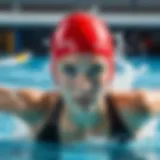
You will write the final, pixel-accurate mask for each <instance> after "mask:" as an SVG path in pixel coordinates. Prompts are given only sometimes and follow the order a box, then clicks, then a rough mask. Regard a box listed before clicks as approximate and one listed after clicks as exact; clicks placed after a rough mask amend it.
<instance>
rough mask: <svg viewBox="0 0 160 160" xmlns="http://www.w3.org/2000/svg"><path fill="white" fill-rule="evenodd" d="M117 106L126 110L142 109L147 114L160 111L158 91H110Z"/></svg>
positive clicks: (159, 92)
mask: <svg viewBox="0 0 160 160" xmlns="http://www.w3.org/2000/svg"><path fill="white" fill-rule="evenodd" d="M111 96H112V97H113V99H114V101H115V103H116V104H117V106H121V107H128V108H132V109H133V108H136V109H138V108H140V107H141V108H142V107H143V109H146V110H147V111H149V112H159V111H160V90H130V91H112V92H111Z"/></svg>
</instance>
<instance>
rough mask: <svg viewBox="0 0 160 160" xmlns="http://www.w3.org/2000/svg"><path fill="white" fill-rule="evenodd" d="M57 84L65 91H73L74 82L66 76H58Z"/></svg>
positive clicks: (60, 74) (58, 74) (59, 74)
mask: <svg viewBox="0 0 160 160" xmlns="http://www.w3.org/2000/svg"><path fill="white" fill-rule="evenodd" d="M56 80H57V84H58V85H59V86H60V87H62V88H64V89H72V86H73V80H72V79H70V78H68V77H67V76H66V75H65V74H63V73H61V72H59V73H57V75H56Z"/></svg>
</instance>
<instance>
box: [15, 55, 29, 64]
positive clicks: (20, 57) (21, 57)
mask: <svg viewBox="0 0 160 160" xmlns="http://www.w3.org/2000/svg"><path fill="white" fill-rule="evenodd" d="M29 58H30V54H28V53H24V52H22V53H20V54H19V55H18V56H16V60H17V62H18V63H23V62H25V61H27V60H28V59H29Z"/></svg>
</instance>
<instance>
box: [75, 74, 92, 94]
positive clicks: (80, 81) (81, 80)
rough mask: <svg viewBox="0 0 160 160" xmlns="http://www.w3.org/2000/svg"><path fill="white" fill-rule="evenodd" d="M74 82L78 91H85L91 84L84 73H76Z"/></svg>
mask: <svg viewBox="0 0 160 160" xmlns="http://www.w3.org/2000/svg"><path fill="white" fill-rule="evenodd" d="M74 82H75V83H74V85H75V87H76V88H77V89H78V90H79V91H83V92H85V91H89V90H91V87H92V84H91V82H90V81H89V80H88V78H87V77H86V76H85V75H84V74H79V75H77V77H76V78H75V81H74Z"/></svg>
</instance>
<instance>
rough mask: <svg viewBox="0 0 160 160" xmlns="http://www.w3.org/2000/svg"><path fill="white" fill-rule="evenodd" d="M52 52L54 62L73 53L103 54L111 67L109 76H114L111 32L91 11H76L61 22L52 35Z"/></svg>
mask: <svg viewBox="0 0 160 160" xmlns="http://www.w3.org/2000/svg"><path fill="white" fill-rule="evenodd" d="M51 53H52V63H54V62H55V61H57V60H59V59H60V58H61V57H64V56H67V55H68V54H71V53H79V54H91V55H93V56H94V55H96V56H98V55H100V56H103V57H104V58H106V62H107V63H108V67H109V69H108V71H109V76H108V77H109V79H111V78H112V77H113V71H114V65H113V53H114V46H113V41H112V36H111V33H110V31H109V29H108V28H107V27H106V25H105V24H104V23H103V22H102V21H101V20H100V19H99V18H98V17H96V16H94V15H92V14H90V13H86V12H74V13H71V14H69V15H68V16H66V17H65V18H64V19H63V20H62V21H61V22H60V23H59V25H58V26H57V29H56V31H55V33H54V34H53V35H52V41H51ZM53 67H55V66H54V65H52V69H53Z"/></svg>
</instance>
